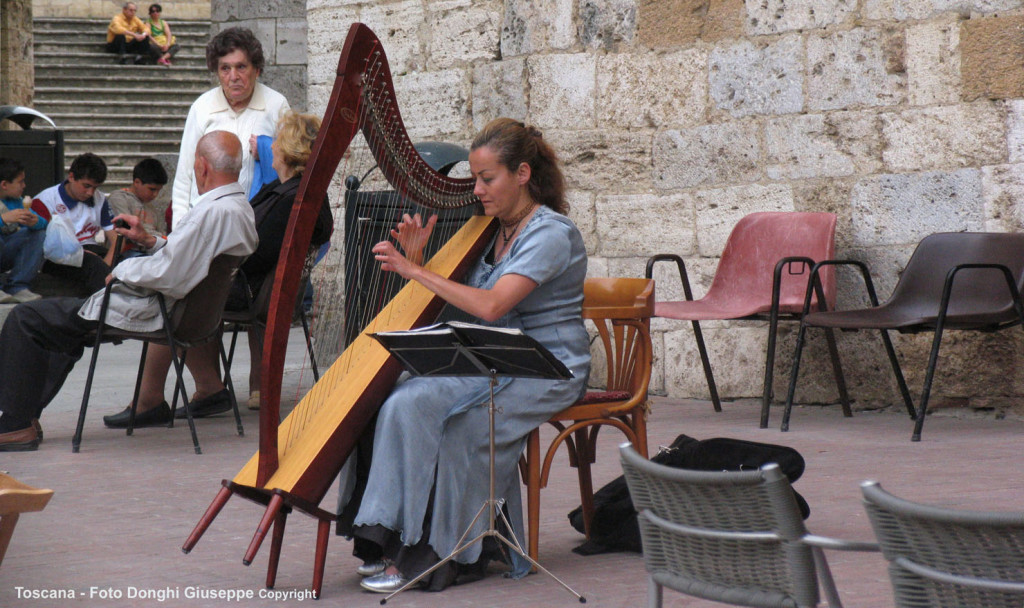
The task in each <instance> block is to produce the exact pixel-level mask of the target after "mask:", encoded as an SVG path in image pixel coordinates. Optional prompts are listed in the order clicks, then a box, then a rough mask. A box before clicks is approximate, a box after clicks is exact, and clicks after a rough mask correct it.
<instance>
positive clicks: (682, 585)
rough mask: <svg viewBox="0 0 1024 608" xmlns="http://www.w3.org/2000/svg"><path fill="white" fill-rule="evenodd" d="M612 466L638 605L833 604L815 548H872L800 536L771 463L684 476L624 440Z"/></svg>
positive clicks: (794, 510)
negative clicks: (642, 568) (638, 557)
mask: <svg viewBox="0 0 1024 608" xmlns="http://www.w3.org/2000/svg"><path fill="white" fill-rule="evenodd" d="M619 449H620V452H621V457H622V469H623V472H624V474H625V476H626V483H627V484H628V485H629V492H630V495H631V496H632V498H633V505H634V506H635V507H636V510H637V511H638V513H639V517H638V520H639V524H640V537H641V539H642V542H643V551H644V562H645V564H646V566H647V573H648V604H647V605H648V607H649V608H657V607H660V606H661V602H662V589H663V587H668V588H669V589H674V590H676V591H679V592H681V593H685V594H687V595H692V596H695V597H700V598H704V599H708V600H714V601H718V602H724V603H726V604H730V605H733V606H756V607H765V608H767V607H783V606H787V607H790V608H799V607H803V608H811V607H813V606H817V605H818V601H819V600H820V594H819V582H820V591H822V592H824V595H825V597H826V598H827V600H828V605H829V606H833V607H838V606H841V605H842V604H841V603H840V601H839V594H838V593H837V591H836V588H835V584H834V583H833V581H832V575H831V573H830V571H829V568H828V563H827V562H826V561H825V555H824V552H823V551H822V549H845V550H854V551H875V550H877V545H875V544H873V543H861V542H850V541H841V540H836V539H831V538H825V537H821V536H814V535H811V534H809V533H808V532H807V529H806V528H805V527H804V520H803V518H802V517H801V515H800V510H799V508H798V507H797V504H796V500H795V499H794V498H793V491H792V488H791V486H790V485H789V480H788V479H786V476H785V475H783V474H782V471H781V470H780V469H779V466H778V465H776V464H769V465H766V466H764V467H762V468H761V469H758V470H754V471H738V472H732V471H724V472H708V471H691V470H686V469H675V468H672V467H667V466H665V465H661V464H658V463H654V462H650V461H649V460H646V459H645V458H643V457H641V456H640V454H638V453H637V452H636V450H634V449H633V446H631V445H630V444H628V443H625V444H622V445H621V446H620V448H619Z"/></svg>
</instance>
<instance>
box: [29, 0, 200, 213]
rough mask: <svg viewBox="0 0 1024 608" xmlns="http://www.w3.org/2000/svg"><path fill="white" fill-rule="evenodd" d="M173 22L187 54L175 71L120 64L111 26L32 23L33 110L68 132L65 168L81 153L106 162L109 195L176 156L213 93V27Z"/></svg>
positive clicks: (48, 20)
mask: <svg viewBox="0 0 1024 608" xmlns="http://www.w3.org/2000/svg"><path fill="white" fill-rule="evenodd" d="M114 4H117V5H119V2H115V3H114ZM112 6H113V5H112ZM115 10H116V9H115ZM113 12H114V11H113V10H112V11H111V14H113ZM168 22H169V23H170V25H171V29H172V31H173V32H174V34H175V36H176V37H177V38H178V44H180V45H181V47H182V48H181V50H180V51H179V52H178V54H177V55H176V56H175V58H174V60H173V61H174V66H173V67H171V68H170V69H168V68H166V67H164V66H156V65H153V66H149V65H139V66H136V65H119V64H117V63H115V57H114V56H113V55H112V54H110V53H106V52H105V50H104V44H105V35H106V29H107V24H108V23H109V19H60V18H43V19H35V20H34V22H33V27H34V34H35V38H34V54H35V60H36V74H35V78H36V90H35V101H34V105H33V107H34V108H35V109H37V110H39V111H40V112H43V113H44V114H46V115H47V116H49V117H50V118H51V119H52V120H54V122H56V123H57V125H58V127H59V128H61V129H62V130H63V131H64V161H65V167H67V166H68V165H70V163H71V161H72V160H73V159H74V157H75V156H77V155H78V154H81V153H83V152H93V153H95V154H98V155H100V156H101V157H102V158H103V159H104V161H105V162H106V163H107V180H106V182H105V183H104V184H103V186H102V190H103V191H104V192H107V193H109V192H113V191H115V190H117V189H119V188H122V187H125V186H128V185H129V184H130V183H131V172H132V167H134V166H135V164H136V163H137V162H138V161H139V160H141V159H142V158H145V157H147V156H153V155H170V156H172V157H173V156H175V155H177V153H178V148H179V146H180V143H181V132H182V129H183V128H184V124H185V117H186V115H187V114H188V109H189V107H190V106H191V105H192V102H193V101H195V99H196V97H198V96H199V95H200V94H202V93H203V92H205V91H208V90H209V89H210V88H212V87H214V86H216V81H215V79H214V78H213V77H212V76H211V74H210V73H209V72H208V71H207V69H206V58H205V56H206V53H205V49H206V43H207V41H208V40H209V39H210V34H211V26H210V23H209V22H208V21H177V20H175V19H172V18H169V19H168Z"/></svg>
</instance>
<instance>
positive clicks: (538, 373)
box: [370, 321, 572, 379]
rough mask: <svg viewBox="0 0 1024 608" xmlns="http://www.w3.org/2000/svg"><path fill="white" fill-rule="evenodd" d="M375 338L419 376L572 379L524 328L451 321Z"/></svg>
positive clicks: (570, 374)
mask: <svg viewBox="0 0 1024 608" xmlns="http://www.w3.org/2000/svg"><path fill="white" fill-rule="evenodd" d="M370 335H371V336H372V337H373V338H374V339H376V340H377V341H378V342H380V343H381V345H383V346H384V348H386V349H388V351H389V352H390V353H391V354H392V355H393V356H394V357H395V358H397V359H398V360H399V361H401V362H402V365H404V366H405V368H406V369H407V370H409V372H410V373H411V374H413V375H415V376H481V375H490V374H496V375H498V376H512V377H517V378H549V379H566V378H571V377H572V372H571V371H569V369H568V368H567V367H565V365H564V364H563V363H562V362H561V361H559V360H558V359H557V358H556V357H555V356H554V355H553V354H551V351H549V350H548V349H546V348H544V346H543V345H541V344H540V343H539V342H537V341H536V340H534V339H533V338H532V337H530V336H528V335H526V334H525V333H523V332H522V330H519V329H512V328H507V327H488V326H486V325H476V324H473V323H462V322H460V321H449V322H448V323H438V324H436V325H428V326H427V327H421V328H418V329H409V330H403V331H387V332H378V333H374V334H370Z"/></svg>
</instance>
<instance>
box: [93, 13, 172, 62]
mask: <svg viewBox="0 0 1024 608" xmlns="http://www.w3.org/2000/svg"><path fill="white" fill-rule="evenodd" d="M138 10H139V9H138V7H137V6H136V5H135V3H134V2H125V3H124V4H123V5H121V12H120V13H118V14H116V15H114V16H113V18H111V20H110V25H108V26H107V46H106V47H105V49H106V51H107V52H108V53H117V62H118V63H120V64H125V63H128V53H132V54H134V58H133V62H134V63H144V62H148V63H154V62H155V61H156V60H157V59H159V58H160V57H161V56H162V55H163V53H162V52H161V51H160V48H159V47H154V46H152V45H150V44H149V38H150V33H149V28H148V27H146V24H145V23H143V22H142V19H139V18H138V17H136V16H135V13H136V12H137V11H138Z"/></svg>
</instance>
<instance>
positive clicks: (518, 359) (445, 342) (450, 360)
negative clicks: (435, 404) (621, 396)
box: [370, 321, 587, 605]
mask: <svg viewBox="0 0 1024 608" xmlns="http://www.w3.org/2000/svg"><path fill="white" fill-rule="evenodd" d="M370 336H372V337H373V338H375V339H376V340H377V341H378V342H380V343H381V345H383V346H384V348H386V349H387V350H388V352H390V353H391V354H392V355H393V356H394V357H395V358H396V359H398V360H399V361H401V363H402V365H403V366H404V367H405V369H406V370H408V371H409V373H411V374H412V375H414V376H487V377H488V378H490V399H489V404H488V419H489V424H490V453H489V466H490V477H489V479H490V488H489V491H488V498H487V500H486V501H484V504H483V505H481V507H480V510H479V511H477V514H476V517H474V518H473V521H471V522H470V524H469V527H467V528H466V531H465V532H463V533H462V536H461V537H460V538H459V540H458V542H457V543H455V548H454V549H453V550H452V552H451V553H449V554H448V555H447V556H446V557H445V558H444V559H442V560H441V561H439V562H438V563H436V564H434V565H433V566H431V567H430V568H429V569H427V570H426V571H424V572H421V573H420V574H419V575H418V576H416V578H414V579H412V580H411V581H409V582H407V583H406V584H405V585H403V586H402V587H401V588H399V589H397V590H396V591H394V592H393V593H391V594H389V595H388V596H387V597H385V598H384V599H382V600H381V601H380V603H381V605H384V604H386V603H387V601H388V600H389V599H391V598H392V597H394V596H396V595H398V594H399V593H401V592H403V591H405V590H406V589H408V588H409V587H412V586H413V585H415V584H416V583H418V582H419V581H421V580H423V579H424V578H425V577H427V576H429V575H430V573H431V572H434V571H435V570H437V569H438V568H440V567H441V566H443V565H444V564H446V563H448V562H449V561H451V560H452V559H454V558H455V556H456V555H458V554H459V553H462V552H463V551H465V550H466V549H467V548H469V547H470V546H472V545H473V544H474V543H476V542H477V541H483V539H484V538H485V537H488V536H490V537H494V538H496V539H497V540H499V541H501V542H502V543H504V544H505V545H506V546H507V547H508V548H509V549H510V550H512V551H515V552H516V553H518V554H519V555H520V556H521V557H523V558H524V559H526V560H527V561H528V562H530V564H532V565H533V566H534V567H535V568H537V569H538V570H540V571H541V572H543V573H544V574H547V575H548V576H550V577H551V578H553V579H554V580H555V581H556V582H557V583H558V584H559V585H561V586H562V587H564V588H565V590H566V591H568V592H569V593H571V594H573V595H574V596H576V598H577V599H578V600H579V601H580V603H584V604H585V603H586V602H587V599H586V598H585V597H583V596H582V595H580V594H579V593H576V591H574V590H573V589H572V587H570V586H569V585H567V584H565V583H564V582H562V580H561V579H559V578H558V577H557V576H555V575H554V574H552V573H551V572H550V571H548V570H547V568H545V567H544V566H541V565H540V564H539V563H537V561H536V560H534V559H533V558H532V557H530V556H529V555H528V554H527V553H526V552H525V551H523V547H522V545H520V544H519V539H517V538H516V534H515V531H514V530H513V529H512V525H511V524H510V523H509V521H508V518H507V517H505V513H504V511H502V509H501V507H502V505H503V504H504V502H505V499H504V498H502V499H495V497H494V412H495V409H496V408H495V406H494V387H495V386H497V384H498V376H508V377H515V378H542V379H550V380H566V379H568V378H571V377H572V372H571V371H569V369H568V368H566V367H565V365H564V364H562V362H561V361H559V360H558V359H556V358H555V356H554V355H552V354H551V352H550V351H548V349H546V348H544V346H543V345H541V344H540V343H539V342H537V341H536V340H534V339H533V338H531V337H530V336H527V335H526V334H524V333H523V332H521V331H519V330H510V329H504V328H495V327H485V326H482V325H472V324H469V323H459V322H455V321H452V322H450V323H442V324H440V325H433V326H430V327H427V328H423V329H418V330H417V329H414V330H409V331H394V332H380V333H375V334H370ZM485 511H487V512H489V515H488V520H487V521H488V526H487V529H486V530H484V531H483V532H481V533H480V534H478V535H477V536H476V537H475V538H473V539H471V540H468V541H467V540H466V536H468V535H469V531H470V530H472V529H473V526H474V525H475V524H476V522H477V521H478V520H479V519H480V517H481V516H482V515H483V514H484V512H485ZM495 514H497V516H500V517H501V520H502V521H503V522H504V523H505V528H506V529H507V530H508V533H509V535H510V536H511V537H512V539H511V540H510V539H508V538H506V537H505V536H504V535H502V534H501V532H499V531H498V530H497V528H495V526H494V523H495V518H496V515H495Z"/></svg>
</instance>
